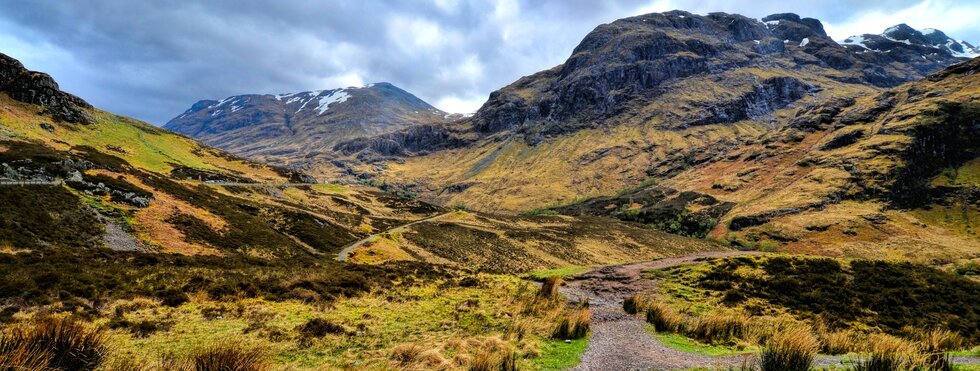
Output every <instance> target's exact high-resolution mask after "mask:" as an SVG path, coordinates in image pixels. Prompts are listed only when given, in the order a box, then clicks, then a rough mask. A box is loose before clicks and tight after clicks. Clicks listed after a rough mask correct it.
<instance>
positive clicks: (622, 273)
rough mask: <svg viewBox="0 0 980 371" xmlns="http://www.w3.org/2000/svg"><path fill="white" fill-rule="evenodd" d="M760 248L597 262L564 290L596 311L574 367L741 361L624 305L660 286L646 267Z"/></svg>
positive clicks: (832, 360)
mask: <svg viewBox="0 0 980 371" xmlns="http://www.w3.org/2000/svg"><path fill="white" fill-rule="evenodd" d="M759 254H762V253H759V252H747V251H717V252H708V253H700V254H694V255H686V256H679V257H673V258H664V259H660V260H654V261H649V262H642V263H633V264H624V265H611V266H605V267H599V268H595V269H593V270H590V271H588V272H585V273H582V274H579V275H577V276H575V277H574V278H572V279H570V280H569V281H568V283H567V284H566V285H565V286H562V287H561V288H560V289H559V290H560V291H561V293H562V294H564V295H565V296H566V297H567V298H569V300H572V301H581V300H585V299H588V300H589V308H590V309H591V311H592V337H591V338H590V339H589V347H588V348H587V349H586V350H585V354H583V355H582V363H580V364H579V365H578V366H576V367H575V368H573V369H572V370H579V371H589V370H603V371H606V370H675V369H686V368H695V367H698V368H712V369H714V368H721V369H727V368H728V367H729V366H731V367H736V368H737V367H739V366H741V365H742V364H743V363H744V362H746V361H747V360H749V358H750V357H752V355H735V356H727V357H712V356H707V355H703V354H696V353H688V352H682V351H679V350H675V349H671V348H668V347H666V346H664V345H663V344H662V343H660V342H659V341H657V339H656V338H654V337H653V336H652V335H650V333H648V332H647V331H646V322H645V321H644V320H643V319H642V318H640V317H639V316H635V315H630V314H627V313H626V312H624V311H623V299H625V298H627V297H629V296H630V295H632V294H634V293H639V292H646V291H650V290H653V289H655V288H656V284H657V283H656V281H654V280H648V279H643V278H642V277H641V276H640V274H641V272H643V271H646V270H652V269H663V268H669V267H673V266H677V265H681V264H690V263H695V262H697V261H699V260H701V259H707V258H722V257H728V256H737V255H759ZM844 358H846V357H841V356H825V355H819V356H817V358H816V359H815V360H814V366H817V367H826V366H829V365H833V364H840V363H841V361H842V360H843V359H844ZM952 361H953V363H955V364H978V363H980V357H975V356H965V357H964V356H959V357H952Z"/></svg>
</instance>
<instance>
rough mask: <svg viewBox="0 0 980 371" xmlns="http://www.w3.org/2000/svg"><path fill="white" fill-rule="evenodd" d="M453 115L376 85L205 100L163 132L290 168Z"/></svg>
mask: <svg viewBox="0 0 980 371" xmlns="http://www.w3.org/2000/svg"><path fill="white" fill-rule="evenodd" d="M452 117H453V116H451V115H447V114H446V113H445V112H442V111H440V110H438V109H436V108H435V107H432V106H431V105H429V104H428V103H426V102H424V101H422V100H421V99H419V98H417V97H415V96H414V95H412V94H411V93H408V92H406V91H404V90H402V89H399V88H398V87H396V86H394V85H392V84H389V83H377V84H370V85H367V86H364V87H360V88H355V87H349V88H343V89H333V90H317V91H308V92H302V93H293V94H278V95H268V94H267V95H238V96H233V97H228V98H225V99H222V100H220V101H214V100H202V101H199V102H197V103H195V104H194V105H192V106H191V108H190V109H188V110H187V111H185V112H184V113H182V114H180V115H179V116H177V117H175V118H174V119H172V120H170V121H169V122H168V123H167V124H166V125H164V128H166V129H168V130H172V131H174V132H177V133H181V134H184V135H188V136H190V137H192V138H195V139H198V140H201V141H203V142H205V143H207V144H209V145H212V146H215V147H217V148H221V149H223V150H226V151H229V152H231V153H234V154H236V155H239V156H244V157H248V158H251V159H256V160H262V161H266V162H270V163H274V164H279V165H287V164H292V163H297V162H302V161H305V160H309V159H315V158H319V157H322V154H323V153H324V152H328V151H329V150H330V149H331V148H332V147H333V145H334V144H335V143H338V142H340V141H344V140H349V139H353V138H358V137H365V136H376V135H379V134H384V133H389V132H394V131H398V130H400V129H405V128H408V127H411V126H414V125H419V124H428V123H437V122H443V121H447V120H448V119H450V118H452Z"/></svg>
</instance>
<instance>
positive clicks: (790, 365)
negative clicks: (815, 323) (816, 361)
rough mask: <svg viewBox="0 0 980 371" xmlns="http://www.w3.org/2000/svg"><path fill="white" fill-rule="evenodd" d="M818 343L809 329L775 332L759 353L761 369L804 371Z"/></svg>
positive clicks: (767, 370)
mask: <svg viewBox="0 0 980 371" xmlns="http://www.w3.org/2000/svg"><path fill="white" fill-rule="evenodd" d="M818 347H819V343H818V342H817V338H816V337H815V336H813V334H812V333H810V331H808V330H806V329H802V328H797V329H790V330H787V331H785V332H781V333H777V334H774V335H773V336H772V338H771V339H769V344H766V346H765V347H764V348H763V349H762V353H761V354H760V355H759V366H760V368H761V369H762V371H806V370H809V369H810V365H811V364H812V363H813V358H814V356H815V355H816V353H817V349H818Z"/></svg>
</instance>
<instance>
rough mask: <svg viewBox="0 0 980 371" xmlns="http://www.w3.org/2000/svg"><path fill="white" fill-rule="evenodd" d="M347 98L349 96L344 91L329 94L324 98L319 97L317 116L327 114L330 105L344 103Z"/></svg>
mask: <svg viewBox="0 0 980 371" xmlns="http://www.w3.org/2000/svg"><path fill="white" fill-rule="evenodd" d="M347 98H350V94H347V90H346V89H344V90H338V91H335V92H331V93H330V94H328V95H327V96H325V97H320V104H319V105H318V106H317V107H316V109H317V110H318V111H319V113H318V115H322V114H323V113H324V112H327V110H328V109H330V105H331V104H334V103H343V102H346V101H347Z"/></svg>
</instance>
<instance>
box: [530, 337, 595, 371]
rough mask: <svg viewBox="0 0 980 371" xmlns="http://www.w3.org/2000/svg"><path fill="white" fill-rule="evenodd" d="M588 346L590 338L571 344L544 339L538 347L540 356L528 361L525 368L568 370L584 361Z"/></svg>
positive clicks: (546, 370) (573, 341)
mask: <svg viewBox="0 0 980 371" xmlns="http://www.w3.org/2000/svg"><path fill="white" fill-rule="evenodd" d="M588 346H589V339H588V338H585V339H578V340H572V341H571V342H570V343H566V342H564V341H559V340H551V339H542V340H541V343H539V345H538V351H539V356H538V357H537V358H533V359H530V360H528V361H527V362H526V364H525V365H524V366H525V368H526V369H530V370H542V371H551V370H555V371H557V370H567V369H569V368H572V367H575V366H576V365H578V364H579V362H581V361H582V354H583V353H585V349H586V348H588Z"/></svg>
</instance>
